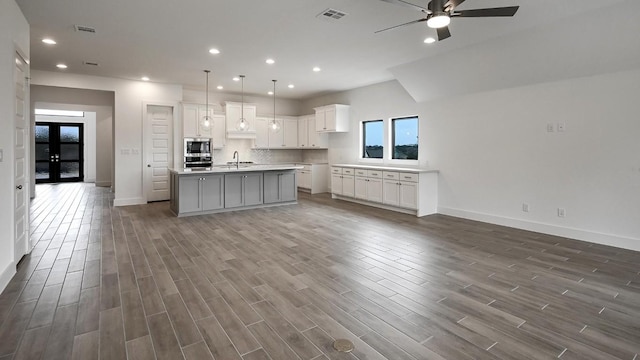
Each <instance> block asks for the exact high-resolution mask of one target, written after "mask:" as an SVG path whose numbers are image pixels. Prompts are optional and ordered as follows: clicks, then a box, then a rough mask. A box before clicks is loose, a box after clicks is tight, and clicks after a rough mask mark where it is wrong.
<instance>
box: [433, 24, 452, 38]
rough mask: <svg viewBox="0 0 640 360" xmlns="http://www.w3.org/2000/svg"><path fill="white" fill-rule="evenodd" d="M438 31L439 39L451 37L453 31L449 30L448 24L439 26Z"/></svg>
mask: <svg viewBox="0 0 640 360" xmlns="http://www.w3.org/2000/svg"><path fill="white" fill-rule="evenodd" d="M436 31H437V32H438V41H442V40H444V39H446V38H450V37H451V31H449V27H448V26H445V27H441V28H438V29H436Z"/></svg>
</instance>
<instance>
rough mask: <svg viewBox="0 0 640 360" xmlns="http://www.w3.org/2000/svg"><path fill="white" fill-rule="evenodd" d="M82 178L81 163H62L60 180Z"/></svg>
mask: <svg viewBox="0 0 640 360" xmlns="http://www.w3.org/2000/svg"><path fill="white" fill-rule="evenodd" d="M79 176H80V163H79V162H64V163H60V178H61V179H68V178H74V177H79Z"/></svg>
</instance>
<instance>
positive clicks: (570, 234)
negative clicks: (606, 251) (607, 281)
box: [438, 207, 640, 251]
mask: <svg viewBox="0 0 640 360" xmlns="http://www.w3.org/2000/svg"><path fill="white" fill-rule="evenodd" d="M438 213H439V214H443V215H449V216H455V217H459V218H464V219H469V220H475V221H481V222H487V223H491V224H496V225H502V226H507V227H512V228H516V229H522V230H528V231H535V232H539V233H543V234H548V235H555V236H562V237H566V238H571V239H576V240H582V241H588V242H592V243H595V244H601V245H608V246H615V247H618V248H623V249H629V250H635V251H640V239H634V238H630V237H624V236H618V235H613V234H604V233H599V232H594V231H587V230H582V229H575V228H568V227H562V226H557V225H551V224H545V223H539V222H534V221H526V220H521V219H512V218H506V217H502V216H496V215H489V214H484V213H478V212H473V211H467V210H461V209H454V208H447V207H438Z"/></svg>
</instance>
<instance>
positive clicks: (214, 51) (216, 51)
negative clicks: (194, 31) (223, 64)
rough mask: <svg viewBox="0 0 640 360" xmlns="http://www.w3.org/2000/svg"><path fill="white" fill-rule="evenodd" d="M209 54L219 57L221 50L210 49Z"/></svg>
mask: <svg viewBox="0 0 640 360" xmlns="http://www.w3.org/2000/svg"><path fill="white" fill-rule="evenodd" d="M209 53H211V54H213V55H217V54H220V50H218V49H216V48H213V49H209Z"/></svg>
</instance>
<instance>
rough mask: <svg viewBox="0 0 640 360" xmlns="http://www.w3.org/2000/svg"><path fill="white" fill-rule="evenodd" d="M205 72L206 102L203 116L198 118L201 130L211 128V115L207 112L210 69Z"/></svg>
mask: <svg viewBox="0 0 640 360" xmlns="http://www.w3.org/2000/svg"><path fill="white" fill-rule="evenodd" d="M204 72H205V73H206V74H207V85H206V89H207V93H206V99H207V101H206V103H205V110H204V116H203V117H202V118H201V119H200V127H201V128H202V129H203V130H209V129H210V128H211V115H210V114H209V73H210V72H211V71H210V70H205V71H204Z"/></svg>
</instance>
